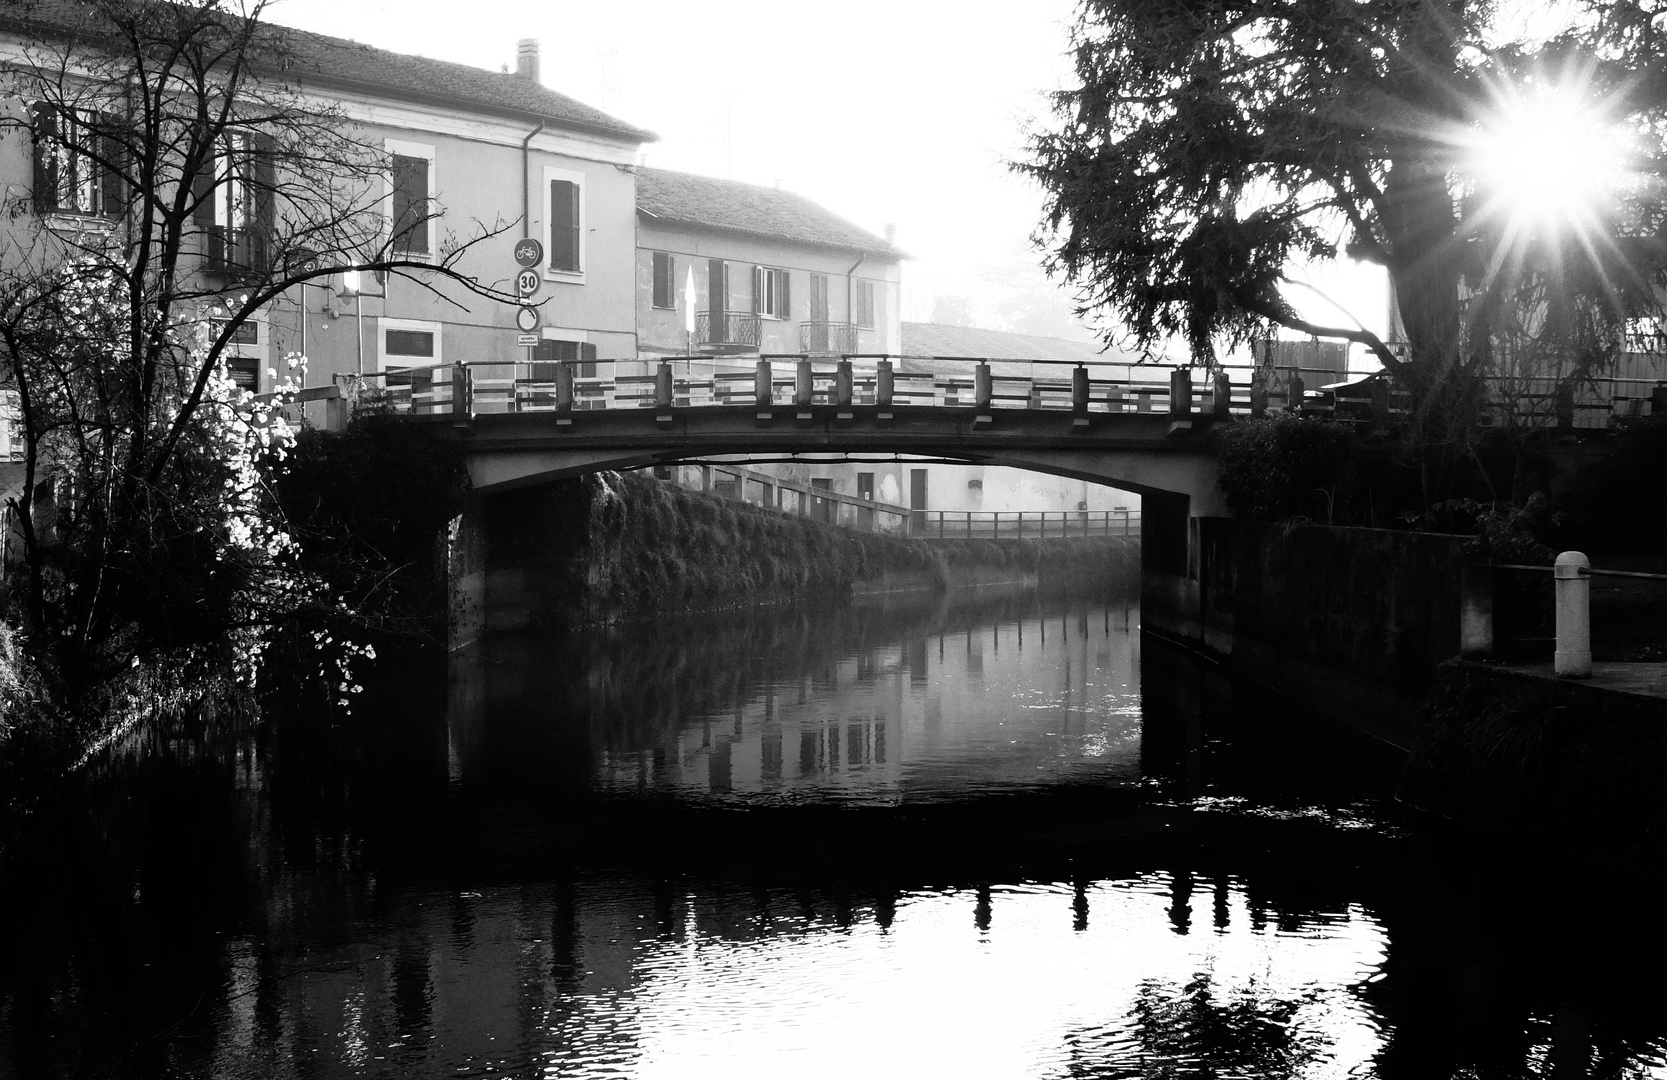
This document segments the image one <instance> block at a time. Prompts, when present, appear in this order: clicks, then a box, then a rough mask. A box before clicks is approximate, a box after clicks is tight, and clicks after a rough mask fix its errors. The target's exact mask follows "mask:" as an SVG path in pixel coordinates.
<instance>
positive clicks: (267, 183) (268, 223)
mask: <svg viewBox="0 0 1667 1080" xmlns="http://www.w3.org/2000/svg"><path fill="white" fill-rule="evenodd" d="M277 150H278V144H277V143H276V142H275V141H274V140H273V139H272V137H271V136H270V135H256V136H255V138H254V161H253V162H252V163H251V169H250V176H251V178H252V180H253V181H254V192H253V195H254V203H255V205H254V208H253V209H254V222H253V224H254V228H253V230H252V234H251V235H250V237H249V247H248V252H249V262H250V267H249V268H250V269H251V270H255V271H258V272H260V273H263V274H264V273H265V272H266V271H267V268H268V257H267V253H268V252H269V251H270V250H271V245H272V236H273V233H275V232H276V231H277V229H278V214H277V206H276V201H275V199H274V188H276V187H277V182H278V181H277V164H276V161H275V160H274V159H275V158H276V156H277Z"/></svg>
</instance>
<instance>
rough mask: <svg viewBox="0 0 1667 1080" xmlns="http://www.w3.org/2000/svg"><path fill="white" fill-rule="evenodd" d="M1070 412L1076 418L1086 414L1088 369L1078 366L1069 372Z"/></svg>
mask: <svg viewBox="0 0 1667 1080" xmlns="http://www.w3.org/2000/svg"><path fill="white" fill-rule="evenodd" d="M1071 411H1072V412H1073V413H1076V414H1077V415H1078V416H1082V415H1084V414H1086V413H1087V412H1088V369H1087V368H1085V367H1083V366H1082V365H1080V364H1079V365H1077V369H1076V370H1075V371H1073V372H1071Z"/></svg>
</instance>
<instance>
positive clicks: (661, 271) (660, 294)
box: [654, 251, 677, 308]
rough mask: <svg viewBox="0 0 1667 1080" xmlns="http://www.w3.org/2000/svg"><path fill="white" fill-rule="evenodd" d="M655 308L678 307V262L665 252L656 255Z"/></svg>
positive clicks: (657, 252) (658, 252)
mask: <svg viewBox="0 0 1667 1080" xmlns="http://www.w3.org/2000/svg"><path fill="white" fill-rule="evenodd" d="M654 306H655V307H657V308H674V307H676V306H677V260H676V259H674V258H672V257H671V255H670V254H668V253H667V252H664V251H656V252H655V253H654Z"/></svg>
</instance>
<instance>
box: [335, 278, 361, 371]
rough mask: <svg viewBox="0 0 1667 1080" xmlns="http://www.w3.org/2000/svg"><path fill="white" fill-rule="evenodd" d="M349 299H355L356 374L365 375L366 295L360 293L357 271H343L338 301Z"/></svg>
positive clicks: (354, 338) (337, 295) (337, 296)
mask: <svg viewBox="0 0 1667 1080" xmlns="http://www.w3.org/2000/svg"><path fill="white" fill-rule="evenodd" d="M348 297H352V298H353V340H354V342H355V344H356V346H357V351H356V353H355V356H356V357H357V359H356V361H355V363H356V372H357V374H359V375H363V374H364V373H365V298H364V294H363V293H361V292H360V291H359V271H357V270H344V271H342V288H341V292H339V293H337V294H336V299H338V300H346V299H347V298H348Z"/></svg>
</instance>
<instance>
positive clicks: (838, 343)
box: [799, 319, 861, 356]
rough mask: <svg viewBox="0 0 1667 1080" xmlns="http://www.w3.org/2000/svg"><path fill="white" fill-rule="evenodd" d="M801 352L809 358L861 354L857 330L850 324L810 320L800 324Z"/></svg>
mask: <svg viewBox="0 0 1667 1080" xmlns="http://www.w3.org/2000/svg"><path fill="white" fill-rule="evenodd" d="M799 351H800V352H802V353H805V354H806V355H809V356H844V355H846V354H847V353H854V352H860V351H861V350H860V349H858V348H857V328H856V327H855V326H854V325H852V324H851V323H848V322H829V321H827V320H826V319H808V320H806V321H805V322H802V323H800V324H799Z"/></svg>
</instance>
